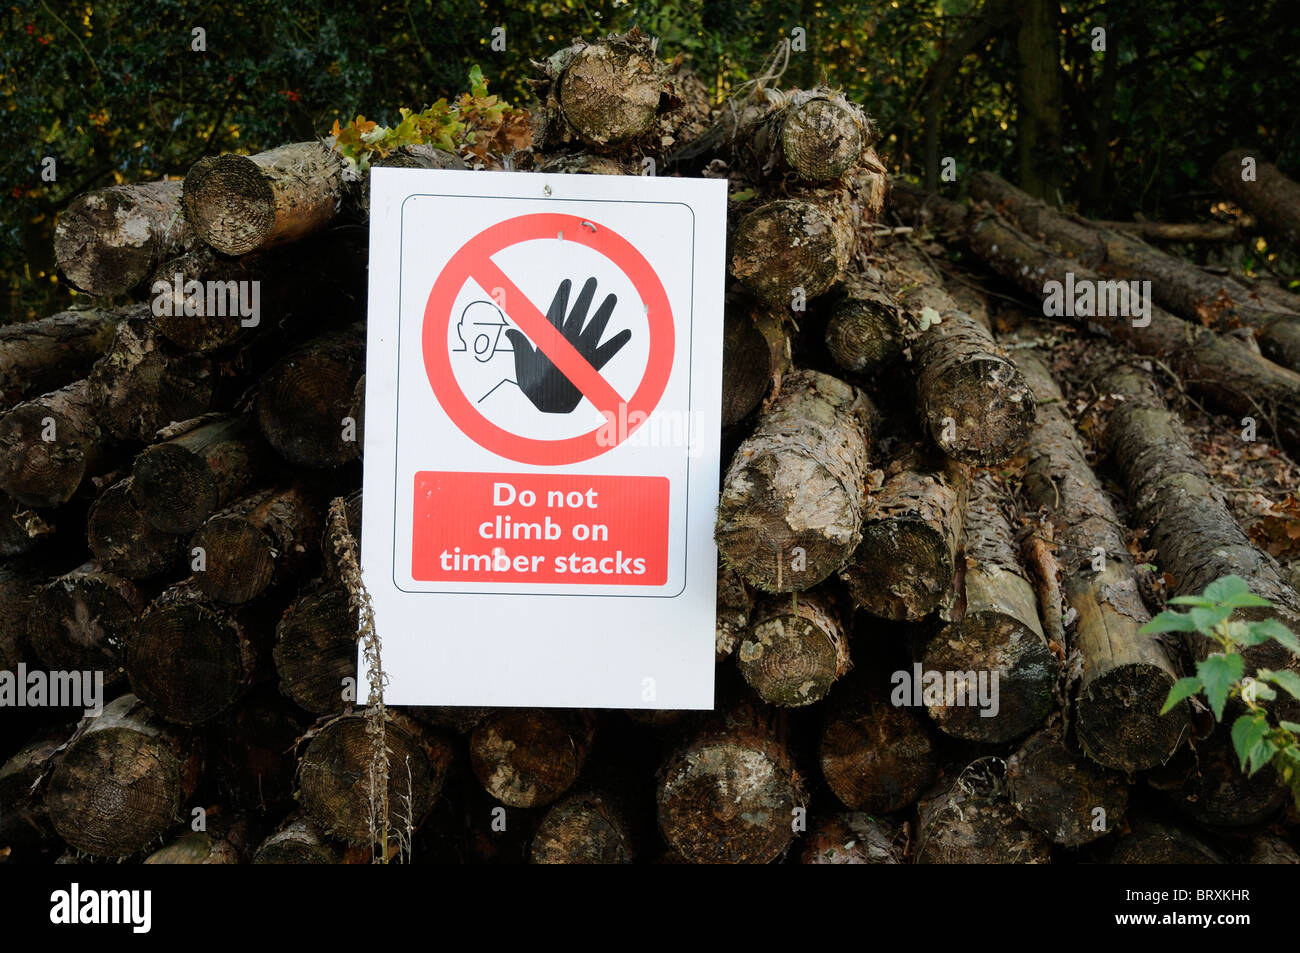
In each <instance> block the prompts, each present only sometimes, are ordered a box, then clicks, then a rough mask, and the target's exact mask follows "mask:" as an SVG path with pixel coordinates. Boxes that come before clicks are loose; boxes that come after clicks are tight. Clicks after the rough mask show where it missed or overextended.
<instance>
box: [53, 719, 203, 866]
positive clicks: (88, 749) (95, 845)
mask: <svg viewBox="0 0 1300 953" xmlns="http://www.w3.org/2000/svg"><path fill="white" fill-rule="evenodd" d="M192 768H193V765H190V764H189V763H188V762H187V760H186V758H185V755H184V749H183V747H182V745H181V744H180V743H179V742H178V741H177V739H176V738H174V737H173V736H171V735H170V734H169V733H167V732H166V731H165V730H164V729H162V728H160V727H159V726H158V725H157V724H156V723H155V722H154V721H153V720H152V719H150V718H149V716H148V713H147V710H146V709H144V708H143V706H141V705H140V704H139V702H138V701H137V700H136V699H135V698H134V697H133V696H130V695H124V696H122V697H121V698H118V699H117V700H116V701H114V702H112V703H111V704H109V705H107V706H105V708H104V710H103V712H102V713H101V714H100V715H99V717H98V718H97V719H95V721H94V722H92V725H91V727H90V728H89V729H88V730H87V731H86V732H85V733H84V734H83V735H81V737H79V738H78V739H77V740H75V741H74V742H72V743H71V744H70V745H69V746H68V749H67V752H66V753H65V754H64V756H63V759H62V761H61V762H60V763H59V766H58V767H57V768H56V769H55V770H54V773H53V775H52V776H51V778H50V783H49V789H48V791H47V793H46V797H45V804H46V807H47V809H48V810H49V814H50V820H51V821H52V823H53V824H54V829H55V831H56V832H57V833H58V835H59V836H60V837H61V838H63V840H64V841H66V842H67V844H68V845H69V846H70V847H72V848H74V849H76V850H79V851H82V852H84V853H87V854H91V855H93V856H95V857H123V856H126V855H128V854H133V853H135V852H136V851H138V850H140V849H142V848H144V847H145V846H147V845H148V844H149V843H150V842H151V841H153V840H154V839H155V838H156V837H158V836H159V835H160V834H161V833H163V831H165V830H166V829H167V828H169V827H171V826H172V825H173V824H175V823H176V822H177V821H178V820H179V813H180V807H181V804H182V803H183V801H184V799H185V798H186V797H187V796H188V793H189V791H191V790H192V787H193V784H192V782H193V771H192Z"/></svg>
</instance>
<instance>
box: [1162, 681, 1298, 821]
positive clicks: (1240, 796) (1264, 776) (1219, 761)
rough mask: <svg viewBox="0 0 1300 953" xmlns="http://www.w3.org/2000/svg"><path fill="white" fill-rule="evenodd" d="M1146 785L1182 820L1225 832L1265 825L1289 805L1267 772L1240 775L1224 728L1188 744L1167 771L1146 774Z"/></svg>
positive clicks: (1275, 779)
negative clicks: (1164, 800)
mask: <svg viewBox="0 0 1300 953" xmlns="http://www.w3.org/2000/svg"><path fill="white" fill-rule="evenodd" d="M1234 704H1235V703H1234ZM1237 714H1240V710H1238V711H1233V710H1232V708H1229V710H1228V711H1227V712H1226V713H1225V715H1224V722H1225V723H1231V722H1232V721H1233V720H1235V717H1236V715H1237ZM1146 780H1147V783H1148V784H1149V785H1150V786H1151V787H1153V788H1155V789H1156V790H1158V791H1162V792H1163V793H1164V796H1165V798H1166V799H1167V800H1168V801H1169V802H1170V803H1171V804H1173V806H1174V808H1175V809H1176V810H1177V811H1178V812H1179V813H1180V814H1182V815H1183V816H1184V817H1187V818H1189V819H1190V820H1192V821H1194V822H1195V823H1197V824H1199V825H1202V826H1204V827H1207V828H1211V829H1221V830H1224V831H1228V832H1232V831H1237V830H1239V829H1243V828H1246V829H1249V828H1255V827H1259V826H1261V825H1263V824H1266V823H1268V822H1269V821H1271V820H1273V819H1275V818H1276V817H1277V816H1278V815H1279V814H1280V813H1281V811H1282V807H1283V805H1284V804H1285V803H1286V801H1287V799H1288V798H1287V789H1286V787H1285V786H1284V785H1283V784H1282V783H1281V781H1280V780H1279V779H1278V776H1277V772H1276V771H1274V770H1273V768H1272V767H1271V766H1270V767H1266V768H1264V769H1262V770H1261V771H1259V772H1258V773H1257V774H1255V775H1254V776H1248V775H1246V774H1245V773H1244V772H1243V771H1242V770H1241V762H1240V760H1239V759H1238V757H1237V754H1236V752H1235V751H1234V750H1233V746H1232V740H1231V737H1230V735H1229V731H1228V727H1227V724H1223V725H1216V726H1215V728H1214V730H1213V731H1212V732H1210V734H1209V735H1208V736H1206V737H1204V738H1201V739H1198V740H1194V741H1192V743H1191V744H1190V745H1189V746H1188V747H1187V748H1185V749H1184V750H1183V751H1180V752H1178V754H1177V755H1176V756H1175V757H1174V758H1173V759H1172V760H1171V761H1170V762H1169V764H1168V765H1165V766H1163V767H1162V768H1160V769H1157V770H1155V771H1150V772H1148V773H1147V775H1146Z"/></svg>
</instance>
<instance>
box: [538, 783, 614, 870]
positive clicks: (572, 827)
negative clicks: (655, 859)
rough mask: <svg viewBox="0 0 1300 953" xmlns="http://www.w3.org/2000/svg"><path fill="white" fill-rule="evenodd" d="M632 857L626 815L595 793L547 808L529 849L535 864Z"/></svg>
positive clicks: (602, 860) (612, 860)
mask: <svg viewBox="0 0 1300 953" xmlns="http://www.w3.org/2000/svg"><path fill="white" fill-rule="evenodd" d="M632 859H633V852H632V843H631V839H630V837H629V836H628V832H627V827H626V825H625V824H624V822H623V818H622V817H621V816H620V815H619V812H618V810H617V809H616V808H615V807H614V806H613V805H612V804H611V803H609V802H608V801H607V800H606V799H605V798H603V797H601V796H599V795H594V794H586V795H576V796H574V797H570V798H565V799H564V800H563V801H561V802H560V803H559V804H556V805H555V806H554V807H552V808H551V809H550V810H549V811H547V812H546V816H545V817H544V818H542V822H541V824H539V825H538V827H537V832H536V833H535V834H534V835H533V841H532V846H531V848H530V850H529V860H530V861H531V862H532V863H534V864H630V863H632Z"/></svg>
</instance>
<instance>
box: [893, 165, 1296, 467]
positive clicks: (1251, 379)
mask: <svg viewBox="0 0 1300 953" xmlns="http://www.w3.org/2000/svg"><path fill="white" fill-rule="evenodd" d="M895 196H896V201H895V208H896V209H897V210H898V211H899V212H900V214H901V215H903V216H905V217H906V218H907V219H908V220H909V221H915V222H922V223H932V224H935V225H939V226H941V227H943V228H947V229H950V230H955V231H958V232H959V233H960V234H962V235H963V236H964V238H965V241H966V243H967V244H968V245H969V246H970V248H971V250H972V251H974V252H975V254H976V255H978V256H979V257H980V258H982V259H983V260H984V261H985V262H986V263H987V264H988V265H989V266H990V267H992V268H993V270H994V271H996V272H997V273H998V274H1000V275H1002V276H1003V277H1004V278H1006V279H1008V280H1009V281H1011V282H1013V283H1014V284H1017V285H1019V287H1020V288H1021V290H1023V291H1024V292H1026V294H1028V295H1029V296H1030V297H1032V298H1033V299H1035V300H1041V299H1042V296H1043V294H1044V283H1045V282H1046V281H1059V282H1062V283H1064V282H1066V281H1067V278H1066V275H1067V273H1072V274H1073V275H1074V280H1075V281H1076V282H1077V281H1079V280H1080V279H1082V280H1086V281H1102V280H1104V279H1102V278H1101V276H1099V275H1097V274H1096V273H1095V272H1093V271H1091V270H1090V269H1087V268H1084V267H1083V266H1081V265H1079V264H1078V263H1077V262H1074V261H1072V260H1071V259H1068V258H1065V257H1062V256H1060V255H1057V254H1055V253H1054V252H1053V251H1051V250H1049V249H1047V248H1046V247H1044V246H1043V245H1040V244H1039V243H1037V242H1035V241H1032V240H1031V239H1029V238H1028V237H1027V236H1025V235H1024V234H1023V233H1021V232H1019V231H1018V230H1016V229H1014V228H1012V227H1011V226H1009V225H1008V224H1007V223H1006V222H1005V221H1003V220H1002V219H1001V218H999V217H998V216H996V215H980V214H971V213H968V211H967V209H966V208H964V207H963V206H960V205H957V204H956V203H955V202H949V201H947V200H946V199H942V198H940V197H938V196H927V195H924V194H921V195H917V194H916V193H915V192H910V191H909V190H907V189H905V188H899V189H896V190H895ZM1061 320H1064V321H1074V322H1076V323H1078V324H1080V325H1082V326H1084V327H1086V328H1087V329H1088V330H1090V331H1093V332H1094V333H1099V334H1104V335H1105V336H1107V337H1110V338H1112V339H1113V340H1115V341H1116V342H1117V343H1119V344H1120V345H1122V346H1125V347H1128V348H1130V349H1132V350H1133V351H1134V352H1136V353H1138V354H1143V355H1147V356H1149V357H1153V358H1157V359H1159V360H1160V361H1162V362H1164V363H1165V364H1166V365H1167V366H1169V367H1170V368H1171V369H1172V370H1173V371H1174V372H1175V373H1177V374H1178V375H1179V377H1180V378H1181V379H1182V380H1183V381H1184V382H1185V384H1186V386H1187V388H1188V390H1190V391H1191V392H1192V393H1194V394H1196V395H1197V396H1200V397H1202V398H1204V399H1206V400H1208V401H1209V402H1210V403H1212V404H1216V405H1218V406H1219V407H1221V408H1223V409H1224V410H1226V411H1228V412H1229V413H1232V414H1236V415H1237V416H1243V415H1250V416H1258V417H1260V418H1261V423H1264V424H1267V425H1268V429H1269V430H1271V431H1273V432H1274V433H1275V434H1276V436H1277V437H1278V439H1279V440H1280V441H1281V442H1282V443H1283V444H1284V445H1285V446H1286V447H1288V448H1290V449H1291V450H1293V451H1294V450H1296V449H1297V448H1300V374H1297V373H1296V372H1294V371H1291V370H1288V369H1286V368H1284V367H1279V366H1277V365H1276V364H1274V363H1273V362H1272V361H1270V360H1268V359H1267V358H1265V357H1263V356H1262V355H1260V354H1257V353H1255V352H1254V351H1252V350H1251V349H1250V348H1249V347H1247V345H1246V344H1245V343H1243V342H1242V341H1239V340H1237V339H1235V338H1233V337H1232V336H1231V335H1222V334H1217V333H1215V332H1214V331H1210V330H1208V329H1206V328H1201V327H1197V326H1194V325H1191V324H1189V323H1188V322H1186V321H1182V320H1180V319H1179V318H1176V317H1174V316H1173V315H1172V314H1170V313H1169V312H1167V311H1165V310H1164V309H1162V308H1160V307H1158V306H1157V305H1154V304H1153V305H1151V309H1150V322H1151V323H1150V324H1149V325H1146V326H1144V327H1134V326H1133V324H1132V320H1133V319H1132V318H1131V317H1126V316H1119V315H1093V316H1091V317H1078V318H1068V317H1062V318H1061ZM1141 320H1145V318H1143V319H1141Z"/></svg>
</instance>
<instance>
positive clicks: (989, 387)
mask: <svg viewBox="0 0 1300 953" xmlns="http://www.w3.org/2000/svg"><path fill="white" fill-rule="evenodd" d="M932 387H933V388H935V389H941V390H942V392H943V395H944V397H943V401H942V402H941V403H935V402H926V423H927V425H928V427H929V431H930V435H931V438H932V439H933V440H934V442H935V444H936V445H937V446H938V447H939V448H940V449H942V450H943V452H944V453H946V454H948V455H949V456H951V457H953V458H954V459H957V460H961V461H962V462H963V463H969V464H973V465H975V466H994V465H996V464H998V463H1001V462H1002V461H1004V460H1006V459H1007V458H1009V457H1011V456H1013V455H1014V454H1015V453H1016V452H1017V451H1019V450H1020V449H1021V448H1023V447H1024V445H1025V443H1026V441H1027V440H1028V439H1029V432H1030V429H1031V428H1032V427H1033V425H1034V398H1033V395H1032V394H1031V393H1030V391H1029V388H1028V386H1027V385H1026V384H1025V383H1024V381H1023V379H1021V378H1020V375H1019V373H1018V372H1017V371H1016V369H1015V365H1013V364H1010V363H1009V362H1007V361H1005V360H1000V359H989V360H982V359H976V360H971V361H967V362H965V363H962V364H960V365H958V366H956V367H953V368H951V369H949V370H948V371H947V372H946V373H945V374H944V380H943V381H942V382H938V381H936V382H935V383H934V384H933V385H932Z"/></svg>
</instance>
